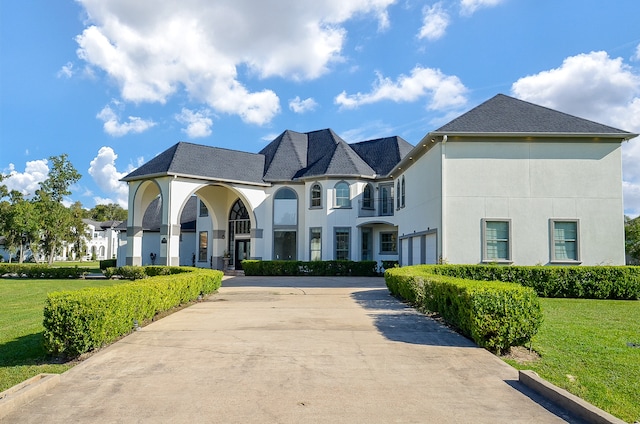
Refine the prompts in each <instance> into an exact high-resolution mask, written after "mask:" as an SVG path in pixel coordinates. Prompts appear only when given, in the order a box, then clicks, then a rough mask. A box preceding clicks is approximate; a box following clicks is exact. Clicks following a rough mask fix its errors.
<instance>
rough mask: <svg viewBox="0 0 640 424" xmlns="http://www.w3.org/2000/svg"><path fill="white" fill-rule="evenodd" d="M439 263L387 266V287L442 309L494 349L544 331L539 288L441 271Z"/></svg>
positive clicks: (450, 319)
mask: <svg viewBox="0 0 640 424" xmlns="http://www.w3.org/2000/svg"><path fill="white" fill-rule="evenodd" d="M433 268H434V267H428V266H427V267H424V266H422V267H421V266H416V267H405V268H394V269H390V270H387V271H386V272H385V281H386V283H387V287H388V288H389V290H390V291H391V293H392V294H394V295H396V296H400V297H402V298H404V299H406V300H408V301H410V302H411V303H413V304H415V305H417V306H418V307H419V308H424V309H426V310H429V311H432V312H437V313H438V314H440V315H441V316H442V317H443V318H444V320H445V321H447V322H448V323H449V324H451V325H453V326H454V327H456V328H457V329H459V331H460V332H461V333H462V334H464V335H466V336H467V337H470V338H471V339H473V341H475V342H476V343H477V344H478V346H481V347H484V348H486V349H488V350H491V351H494V352H498V353H499V352H502V351H504V350H507V349H508V348H509V347H510V346H519V345H524V344H526V343H527V342H528V341H530V340H531V338H532V337H533V336H534V335H535V334H536V332H537V331H538V328H539V327H540V324H541V323H542V311H541V308H540V302H539V299H538V297H537V295H536V294H535V292H534V291H533V289H531V288H529V287H523V286H521V285H518V284H513V283H504V282H498V281H473V280H465V279H461V278H456V277H449V276H444V275H437V274H434V273H433V272H432V270H433Z"/></svg>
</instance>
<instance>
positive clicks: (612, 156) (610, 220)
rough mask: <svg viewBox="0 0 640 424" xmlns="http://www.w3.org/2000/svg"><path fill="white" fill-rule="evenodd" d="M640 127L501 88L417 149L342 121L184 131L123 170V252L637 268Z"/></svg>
mask: <svg viewBox="0 0 640 424" xmlns="http://www.w3.org/2000/svg"><path fill="white" fill-rule="evenodd" d="M636 135H637V134H631V133H629V132H625V131H621V130H618V129H615V128H611V127H608V126H605V125H601V124H597V123H594V122H591V121H587V120H584V119H581V118H577V117H574V116H571V115H567V114H564V113H561V112H557V111H553V110H551V109H547V108H544V107H541V106H537V105H533V104H531V103H527V102H524V101H520V100H517V99H514V98H511V97H507V96H504V95H498V96H496V97H494V98H492V99H490V100H489V101H487V102H485V103H483V104H482V105H480V106H478V107H476V108H475V109H473V110H471V111H469V112H467V113H465V114H463V115H462V116H460V117H458V118H456V119H454V120H453V121H451V122H450V123H448V124H446V125H444V126H443V127H441V128H440V129H438V130H436V131H434V132H432V133H429V134H427V135H426V136H425V137H424V138H423V140H422V141H421V142H420V143H418V145H417V146H415V147H412V146H411V145H410V144H409V143H407V142H406V141H404V140H402V139H401V138H399V137H389V138H383V139H377V140H371V141H365V142H361V143H355V144H347V143H346V142H344V141H343V140H342V139H340V137H338V136H337V135H336V134H335V133H334V132H333V131H331V130H328V129H327V130H321V131H314V132H309V133H297V132H293V131H285V132H284V133H282V134H281V135H280V136H279V137H277V138H276V139H275V140H274V141H273V142H271V143H270V144H269V145H267V146H266V147H265V148H264V149H263V150H262V151H260V152H259V153H255V154H254V153H246V152H240V151H234V150H227V149H220V148H216V147H208V146H202V145H196V144H191V143H178V144H176V145H174V146H172V147H171V148H169V149H168V150H166V151H165V152H163V153H161V154H160V155H158V156H156V157H155V158H154V159H152V160H151V161H149V162H147V163H146V164H144V165H142V166H141V167H140V168H138V169H137V170H135V171H133V172H132V173H130V174H129V175H127V176H126V177H125V178H124V179H123V180H124V181H126V182H128V184H129V218H128V222H127V228H126V242H125V241H124V237H122V238H121V244H120V250H121V253H120V254H118V258H119V264H120V265H123V264H125V263H126V264H129V265H140V264H148V263H151V253H154V254H156V259H155V262H156V263H158V264H170V265H185V264H189V265H190V264H191V263H192V262H193V259H195V264H196V265H197V266H203V267H209V266H210V267H213V268H218V269H220V268H222V267H223V264H224V263H225V261H224V257H225V256H229V257H230V259H229V261H230V264H231V266H232V267H235V268H239V267H240V266H241V264H240V261H241V260H242V259H244V258H256V259H285V260H287V259H291V260H293V259H300V260H328V259H351V260H366V259H370V260H376V261H378V262H380V263H381V262H382V261H384V260H399V261H400V263H401V264H402V265H410V264H418V263H436V262H438V261H446V262H449V263H471V264H475V263H487V262H497V263H508V264H510V263H513V264H519V265H534V264H585V265H586V264H589V265H595V264H624V227H623V204H622V171H621V166H622V165H621V150H620V145H621V142H622V141H625V140H629V139H631V138H633V137H635V136H636ZM150 205H153V206H152V209H153V210H154V211H155V212H156V215H157V218H156V225H155V226H154V228H151V227H150V226H149V225H148V224H147V222H148V215H146V214H147V211H148V210H149V207H150ZM187 205H191V206H189V207H187ZM187 211H196V213H194V212H187ZM185 214H187V215H188V217H187V218H188V219H187V218H184V217H183V215H185ZM190 214H191V215H194V216H191V215H190ZM195 215H197V216H195ZM187 222H192V223H193V229H191V227H189V228H187V227H186V226H185V224H186V223H187ZM123 235H124V231H123ZM125 252H126V253H125ZM156 252H157V253H156ZM189 258H191V259H192V260H189Z"/></svg>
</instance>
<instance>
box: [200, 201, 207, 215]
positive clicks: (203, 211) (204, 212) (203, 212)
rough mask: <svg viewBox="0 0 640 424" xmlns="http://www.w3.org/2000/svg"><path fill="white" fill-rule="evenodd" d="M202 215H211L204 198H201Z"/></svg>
mask: <svg viewBox="0 0 640 424" xmlns="http://www.w3.org/2000/svg"><path fill="white" fill-rule="evenodd" d="M200 216H209V210H208V209H207V205H205V204H204V202H203V201H202V200H200Z"/></svg>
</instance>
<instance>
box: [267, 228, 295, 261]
mask: <svg viewBox="0 0 640 424" xmlns="http://www.w3.org/2000/svg"><path fill="white" fill-rule="evenodd" d="M273 255H274V259H276V260H281V261H295V260H296V259H297V257H296V232H295V231H282V230H274V231H273Z"/></svg>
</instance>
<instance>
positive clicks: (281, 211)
mask: <svg viewBox="0 0 640 424" xmlns="http://www.w3.org/2000/svg"><path fill="white" fill-rule="evenodd" d="M273 225H298V197H297V196H296V192H295V191H293V190H292V189H290V188H282V189H280V190H278V192H277V193H276V195H275V198H274V202H273Z"/></svg>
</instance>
